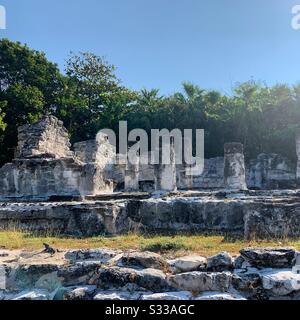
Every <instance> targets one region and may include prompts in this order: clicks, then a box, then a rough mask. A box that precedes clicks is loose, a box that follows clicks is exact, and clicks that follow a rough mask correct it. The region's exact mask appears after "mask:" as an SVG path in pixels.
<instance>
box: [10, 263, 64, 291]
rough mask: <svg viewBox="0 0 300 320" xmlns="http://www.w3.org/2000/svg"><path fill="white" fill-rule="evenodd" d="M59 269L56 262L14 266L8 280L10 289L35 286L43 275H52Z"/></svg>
mask: <svg viewBox="0 0 300 320" xmlns="http://www.w3.org/2000/svg"><path fill="white" fill-rule="evenodd" d="M58 269H59V266H57V265H54V264H32V265H20V266H17V267H13V268H12V269H11V271H10V275H9V279H8V281H7V285H8V289H16V290H19V289H29V288H34V287H35V286H36V284H37V283H38V281H39V280H40V279H41V278H42V277H43V276H46V275H51V276H52V274H53V273H55V272H57V271H58Z"/></svg>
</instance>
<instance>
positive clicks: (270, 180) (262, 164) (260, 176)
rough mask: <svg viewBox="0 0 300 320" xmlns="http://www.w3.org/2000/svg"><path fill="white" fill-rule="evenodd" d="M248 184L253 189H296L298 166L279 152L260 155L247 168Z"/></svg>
mask: <svg viewBox="0 0 300 320" xmlns="http://www.w3.org/2000/svg"><path fill="white" fill-rule="evenodd" d="M246 176H247V185H248V188H251V189H265V190H270V189H295V188H296V187H297V184H296V166H295V165H294V164H293V163H292V162H291V161H289V160H288V159H287V158H285V157H283V156H281V155H278V154H273V153H272V154H265V153H262V154H260V155H258V157H257V158H256V159H253V160H251V161H250V163H249V165H248V166H247V168H246Z"/></svg>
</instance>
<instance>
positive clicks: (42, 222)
mask: <svg viewBox="0 0 300 320" xmlns="http://www.w3.org/2000/svg"><path fill="white" fill-rule="evenodd" d="M102 197H104V195H101V196H95V197H89V198H88V201H87V202H79V201H77V202H76V201H73V202H71V201H69V202H38V203H25V202H19V203H17V202H12V203H10V202H0V228H3V229H8V228H15V229H20V230H25V231H47V233H49V232H53V233H55V234H58V233H60V234H68V235H70V234H71V235H75V236H92V235H99V234H120V233H124V232H128V231H131V230H135V231H148V232H165V231H167V232H174V233H176V232H178V231H180V232H182V231H186V232H196V231H197V232H202V231H204V232H209V231H212V232H226V233H227V234H231V235H239V236H243V235H244V237H245V238H246V239H252V238H255V239H260V238H262V239H265V238H272V237H275V238H281V237H297V236H300V214H299V213H300V202H299V195H298V193H297V192H296V191H272V192H263V191H248V192H242V193H236V192H223V193H221V192H217V191H214V192H212V191H210V192H208V191H207V192H200V191H191V192H184V193H181V192H177V193H174V194H170V195H168V196H163V195H161V196H157V197H155V198H149V196H148V198H146V197H145V196H144V198H143V197H142V196H139V194H136V195H134V198H133V199H131V198H129V196H128V195H127V194H120V195H118V197H117V196H115V197H114V196H106V198H103V200H102ZM97 199H99V201H98V200H97ZM110 199H111V200H110Z"/></svg>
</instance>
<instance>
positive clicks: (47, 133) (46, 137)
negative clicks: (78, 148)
mask: <svg viewBox="0 0 300 320" xmlns="http://www.w3.org/2000/svg"><path fill="white" fill-rule="evenodd" d="M70 146H71V144H70V142H69V136H68V132H67V130H66V129H65V128H64V126H63V123H62V122H61V121H60V120H58V119H57V118H55V117H53V116H46V117H44V118H42V119H41V120H40V121H38V122H37V123H34V124H30V125H25V126H22V127H19V129H18V148H17V158H19V159H24V158H32V157H41V156H42V157H50V158H68V157H72V152H71V151H70Z"/></svg>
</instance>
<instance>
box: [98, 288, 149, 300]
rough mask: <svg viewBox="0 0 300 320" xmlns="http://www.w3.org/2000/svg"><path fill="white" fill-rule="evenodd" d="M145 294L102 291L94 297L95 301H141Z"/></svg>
mask: <svg viewBox="0 0 300 320" xmlns="http://www.w3.org/2000/svg"><path fill="white" fill-rule="evenodd" d="M142 295H143V292H128V291H112V290H111V291H100V292H98V293H97V294H96V295H95V296H94V298H93V299H94V300H101V301H105V300H116V301H117V300H140V298H141V296H142Z"/></svg>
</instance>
